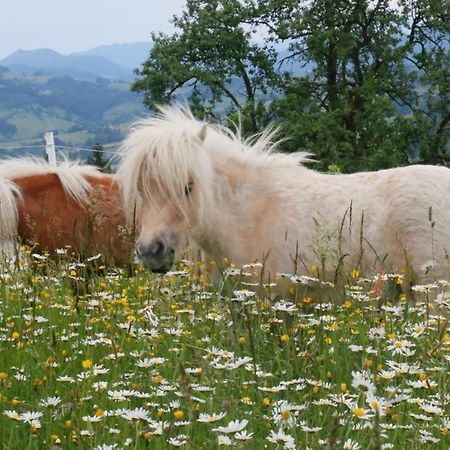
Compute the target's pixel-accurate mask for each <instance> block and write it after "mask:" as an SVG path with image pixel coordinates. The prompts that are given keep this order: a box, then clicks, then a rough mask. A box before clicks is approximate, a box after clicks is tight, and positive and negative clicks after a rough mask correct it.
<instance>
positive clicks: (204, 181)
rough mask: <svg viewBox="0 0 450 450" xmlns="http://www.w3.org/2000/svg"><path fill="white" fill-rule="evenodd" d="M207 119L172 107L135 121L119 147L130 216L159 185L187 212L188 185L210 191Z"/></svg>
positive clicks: (204, 192) (199, 192)
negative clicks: (204, 137)
mask: <svg viewBox="0 0 450 450" xmlns="http://www.w3.org/2000/svg"><path fill="white" fill-rule="evenodd" d="M203 125H204V124H203V122H201V121H198V120H196V119H194V117H193V116H192V115H191V114H190V113H189V112H188V111H187V110H185V109H182V108H168V107H162V108H160V111H159V113H158V114H156V115H155V116H153V117H150V118H149V119H145V120H142V121H140V122H137V123H136V124H135V125H134V127H133V129H132V131H131V133H130V134H129V136H128V137H127V139H126V140H125V141H124V143H123V145H122V146H121V148H120V150H119V152H120V155H121V165H120V167H119V170H118V177H119V180H120V182H121V185H122V189H123V193H124V203H125V208H126V210H127V211H128V214H129V216H130V214H132V213H133V212H134V211H135V208H136V206H138V205H137V203H138V202H139V199H140V198H142V197H144V198H146V199H148V200H152V197H153V190H154V189H155V187H156V188H157V189H158V191H159V193H160V194H161V195H162V196H163V197H164V199H165V200H168V201H170V202H171V203H173V204H174V205H175V206H176V208H177V209H178V210H179V212H180V213H181V214H183V215H184V216H187V210H188V207H189V202H190V197H189V196H187V195H185V189H186V187H187V186H188V185H189V184H190V183H193V185H194V189H196V191H197V195H199V196H205V195H207V192H208V187H209V188H210V187H211V183H212V167H211V165H210V161H209V157H208V155H207V153H206V151H205V149H204V147H203V145H202V141H201V137H200V133H201V131H202V127H203ZM201 200H202V199H200V201H199V205H201V204H203V202H202V201H201Z"/></svg>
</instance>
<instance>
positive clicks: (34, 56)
mask: <svg viewBox="0 0 450 450" xmlns="http://www.w3.org/2000/svg"><path fill="white" fill-rule="evenodd" d="M0 65H1V66H4V67H7V68H9V69H10V70H12V71H13V72H15V73H19V74H25V75H34V74H36V73H37V74H45V75H52V76H70V77H72V78H77V79H87V80H91V79H95V78H96V77H102V78H107V79H111V80H122V81H127V82H130V81H132V80H133V73H132V70H131V69H128V68H126V67H121V66H120V65H118V64H116V63H114V62H112V61H110V60H109V59H106V58H105V57H103V56H101V55H94V54H86V55H67V56H65V55H61V54H59V53H58V52H55V51H54V50H50V49H38V50H17V51H15V52H14V53H12V54H11V55H9V56H7V57H6V58H4V59H3V60H1V61H0Z"/></svg>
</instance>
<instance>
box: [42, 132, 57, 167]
mask: <svg viewBox="0 0 450 450" xmlns="http://www.w3.org/2000/svg"><path fill="white" fill-rule="evenodd" d="M44 139H45V151H46V152H47V156H48V163H49V164H50V165H51V166H52V167H56V152H55V141H54V139H53V131H48V132H47V133H45V135H44Z"/></svg>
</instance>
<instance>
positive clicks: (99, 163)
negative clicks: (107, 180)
mask: <svg viewBox="0 0 450 450" xmlns="http://www.w3.org/2000/svg"><path fill="white" fill-rule="evenodd" d="M87 164H91V165H93V166H96V167H98V168H99V169H100V170H101V171H102V172H105V173H110V172H111V169H110V167H109V162H108V161H107V160H106V159H105V158H104V150H103V146H102V145H101V144H100V143H98V142H97V144H95V145H94V146H93V147H92V152H91V154H90V155H89V158H88V160H87Z"/></svg>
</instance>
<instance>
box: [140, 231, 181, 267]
mask: <svg viewBox="0 0 450 450" xmlns="http://www.w3.org/2000/svg"><path fill="white" fill-rule="evenodd" d="M136 256H137V259H138V261H139V262H140V263H141V264H142V265H143V266H145V267H147V268H149V269H151V271H152V272H158V273H165V272H167V271H168V270H169V269H170V268H171V267H172V265H173V261H174V257H175V249H174V248H173V247H172V246H171V245H169V244H168V243H167V242H165V240H164V239H154V240H152V241H150V242H147V243H145V242H142V241H141V240H138V241H137V242H136Z"/></svg>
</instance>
